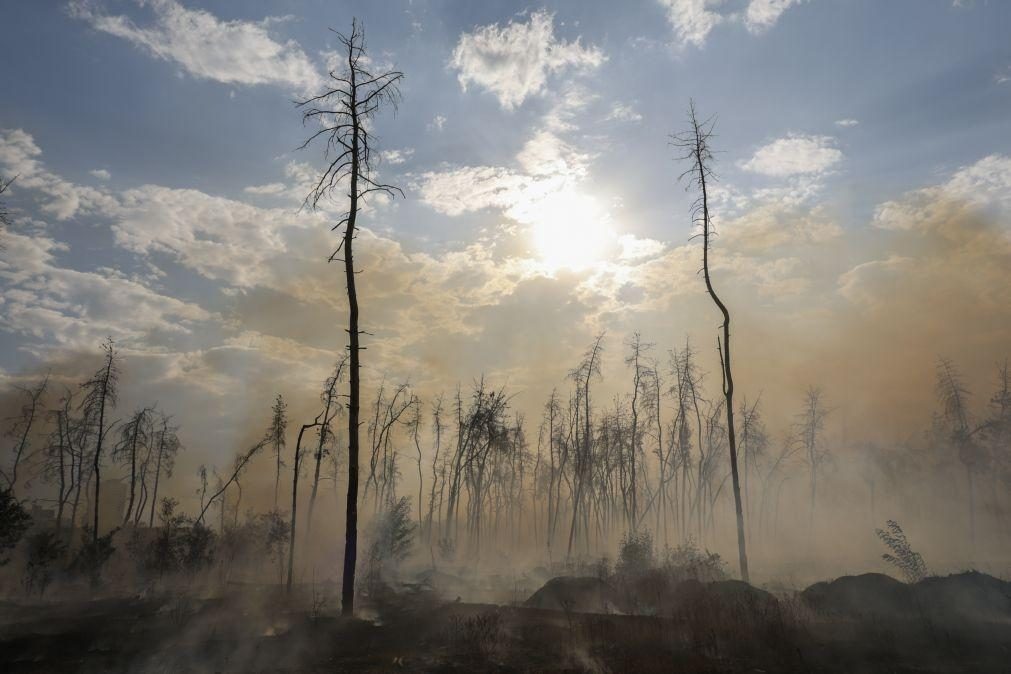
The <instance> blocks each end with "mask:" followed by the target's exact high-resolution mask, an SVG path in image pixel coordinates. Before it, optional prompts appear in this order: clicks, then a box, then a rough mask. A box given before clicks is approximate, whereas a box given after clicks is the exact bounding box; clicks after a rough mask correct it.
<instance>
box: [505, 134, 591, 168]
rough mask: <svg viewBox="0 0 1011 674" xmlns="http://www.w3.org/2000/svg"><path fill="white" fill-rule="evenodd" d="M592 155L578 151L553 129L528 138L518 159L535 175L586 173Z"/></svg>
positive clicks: (521, 164) (517, 156)
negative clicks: (553, 131)
mask: <svg viewBox="0 0 1011 674" xmlns="http://www.w3.org/2000/svg"><path fill="white" fill-rule="evenodd" d="M590 159H591V156H590V155H589V154H584V153H581V152H579V151H577V150H576V149H575V148H574V147H572V146H571V145H569V144H568V143H566V142H565V141H564V140H562V139H561V138H559V137H558V136H557V135H556V134H554V133H552V132H551V131H547V130H541V131H538V132H536V133H535V134H534V136H533V138H531V139H530V140H528V141H527V142H526V143H525V144H524V145H523V149H522V150H520V152H519V154H518V155H516V160H517V161H518V162H519V163H520V166H522V167H523V169H524V170H525V171H526V172H527V173H529V174H531V175H535V176H548V175H556V176H581V175H585V173H586V167H587V164H589V162H590Z"/></svg>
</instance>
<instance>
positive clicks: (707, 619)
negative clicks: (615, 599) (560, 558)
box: [0, 574, 1011, 673]
mask: <svg viewBox="0 0 1011 674" xmlns="http://www.w3.org/2000/svg"><path fill="white" fill-rule="evenodd" d="M883 578H886V577H880V576H876V575H873V574H868V575H866V576H854V577H847V578H843V579H838V580H836V581H833V582H832V583H822V584H818V585H815V586H812V587H811V588H808V590H806V591H805V592H803V593H798V594H797V595H794V596H792V597H789V598H786V597H779V598H774V597H772V596H771V595H769V594H768V593H765V592H762V591H760V590H755V589H754V588H750V587H749V586H746V585H744V584H742V583H736V582H735V581H726V582H722V583H708V584H703V583H698V582H694V581H689V582H687V583H685V584H682V585H681V586H679V587H678V588H677V589H676V591H675V595H674V596H672V597H671V599H670V602H671V603H670V609H669V610H668V611H667V612H665V613H664V615H663V617H660V616H646V615H620V614H607V613H594V612H577V611H576V610H574V609H573V608H572V605H571V604H570V602H569V601H565V602H563V605H562V608H561V609H560V610H557V609H555V610H552V609H545V608H536V607H532V606H513V607H500V606H494V605H488V604H468V603H463V602H448V603H447V602H444V601H440V600H438V599H437V598H436V596H435V595H434V594H433V593H431V592H427V591H424V590H417V589H416V590H415V591H413V592H410V591H409V592H404V593H399V594H388V595H386V596H384V597H382V598H381V600H380V601H376V599H375V598H374V599H373V601H372V605H371V606H365V607H363V611H362V613H363V614H364V615H369V616H371V619H369V620H358V619H355V620H351V619H344V618H341V617H339V616H337V615H335V614H334V612H333V611H332V610H331V611H326V610H320V609H319V606H318V604H317V610H312V608H311V605H312V603H313V602H312V598H311V597H310V596H302V597H299V596H296V597H295V598H293V599H289V598H287V597H286V596H285V595H284V594H283V593H280V592H278V591H277V590H274V589H264V588H236V589H233V590H232V591H231V592H230V593H229V594H228V595H226V596H224V597H217V598H210V599H192V598H179V597H168V596H161V597H147V598H110V599H99V600H93V601H77V602H70V601H66V602H60V603H48V604H34V605H17V604H10V603H8V604H2V605H0V669H2V670H3V671H4V672H11V673H14V672H64V671H66V672H70V671H73V672H121V671H122V672H127V671H129V672H401V671H411V672H413V671H417V672H475V671H490V672H629V673H631V672H670V671H684V672H910V673H912V672H1008V671H1011V614H1008V613H1005V612H1004V607H1005V606H1006V605H1007V604H1005V602H1006V601H1011V594H1008V593H1007V590H1008V584H1007V583H1003V582H1002V581H999V580H997V579H993V578H991V577H989V576H983V575H982V574H976V575H974V576H970V575H968V574H962V575H960V576H951V577H948V579H930V581H929V582H928V581H923V583H921V584H917V585H915V586H908V585H905V584H902V583H897V581H892V580H891V579H887V580H883ZM952 579H954V580H952ZM924 583H926V585H924ZM584 584H585V583H584ZM557 585H558V583H557V582H556V583H555V586H557ZM577 585H578V584H577ZM593 591H594V592H596V593H598V594H599V592H600V588H594V589H593ZM542 599H543V595H542ZM980 602H982V607H983V609H985V610H981V605H980ZM868 607H869V609H868ZM607 610H610V608H607Z"/></svg>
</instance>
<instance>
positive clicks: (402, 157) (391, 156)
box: [383, 147, 414, 166]
mask: <svg viewBox="0 0 1011 674" xmlns="http://www.w3.org/2000/svg"><path fill="white" fill-rule="evenodd" d="M413 156H414V148H413V147H405V148H404V149H402V150H387V151H386V152H383V161H384V162H386V163H387V164H391V165H393V166H396V165H397V164H403V163H404V162H406V161H407V160H408V159H410V158H411V157H413Z"/></svg>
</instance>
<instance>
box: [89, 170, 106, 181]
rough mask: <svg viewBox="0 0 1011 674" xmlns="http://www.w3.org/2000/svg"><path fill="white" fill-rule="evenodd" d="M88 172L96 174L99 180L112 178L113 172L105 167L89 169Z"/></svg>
mask: <svg viewBox="0 0 1011 674" xmlns="http://www.w3.org/2000/svg"><path fill="white" fill-rule="evenodd" d="M88 173H90V174H91V175H93V176H95V177H96V178H98V179H99V180H109V179H110V178H112V174H111V173H109V172H108V171H106V170H105V169H92V170H91V171H88Z"/></svg>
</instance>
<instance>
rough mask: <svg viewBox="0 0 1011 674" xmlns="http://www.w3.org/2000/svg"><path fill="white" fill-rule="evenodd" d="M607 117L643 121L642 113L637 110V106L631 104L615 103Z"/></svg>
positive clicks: (623, 120)
mask: <svg viewBox="0 0 1011 674" xmlns="http://www.w3.org/2000/svg"><path fill="white" fill-rule="evenodd" d="M607 119H609V120H615V121H619V122H641V121H642V115H640V114H639V113H638V112H636V110H635V108H633V107H632V106H631V105H626V104H624V103H615V104H614V106H613V107H612V108H611V112H609V113H608V114H607Z"/></svg>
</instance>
